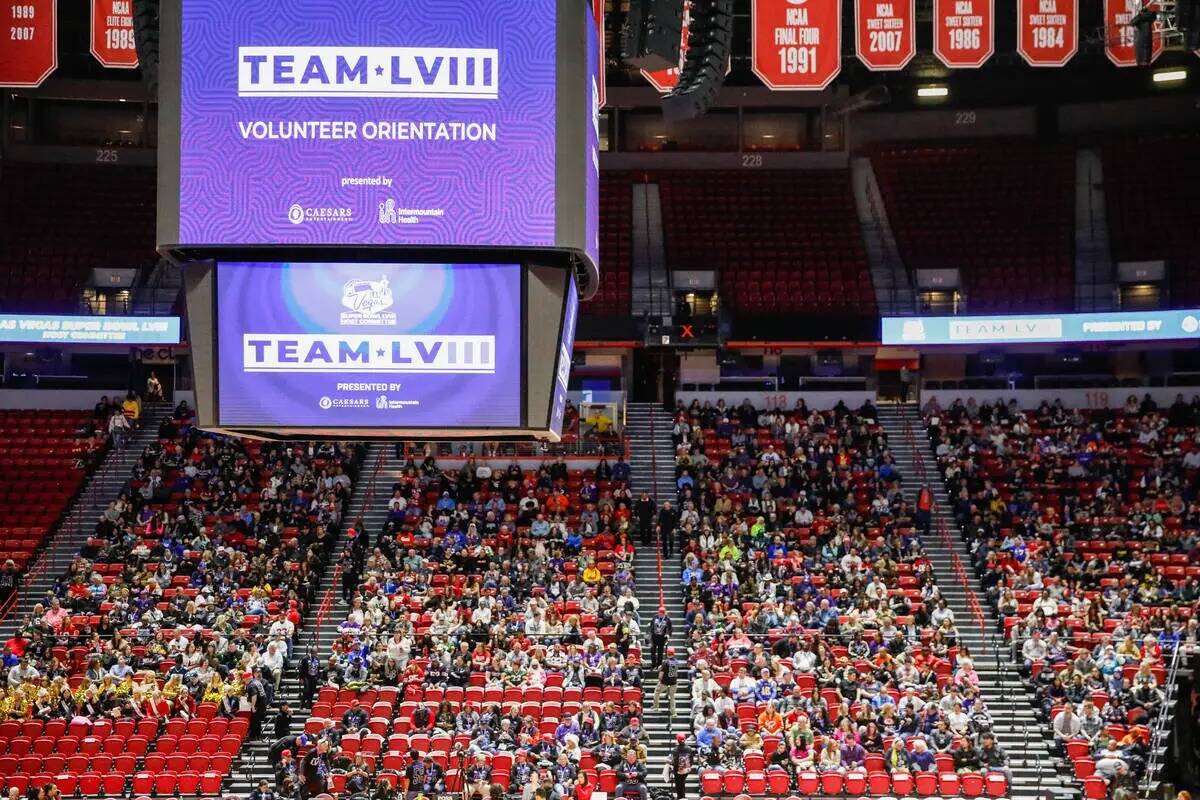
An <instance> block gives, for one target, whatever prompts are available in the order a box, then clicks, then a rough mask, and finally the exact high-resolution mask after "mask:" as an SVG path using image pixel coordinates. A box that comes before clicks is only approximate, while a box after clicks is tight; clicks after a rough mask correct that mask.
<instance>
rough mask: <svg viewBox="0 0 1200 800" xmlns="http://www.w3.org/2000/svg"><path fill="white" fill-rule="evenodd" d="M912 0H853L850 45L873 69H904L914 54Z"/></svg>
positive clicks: (914, 2)
mask: <svg viewBox="0 0 1200 800" xmlns="http://www.w3.org/2000/svg"><path fill="white" fill-rule="evenodd" d="M916 19H917V3H916V0H855V3H854V49H855V54H856V55H857V56H858V60H859V61H861V62H863V63H864V64H866V65H867V67H868V68H869V69H872V70H876V71H880V72H883V71H894V70H900V69H904V67H905V66H907V65H908V62H909V61H911V60H912V58H913V56H915V55H916V54H917V37H916V30H915V28H916Z"/></svg>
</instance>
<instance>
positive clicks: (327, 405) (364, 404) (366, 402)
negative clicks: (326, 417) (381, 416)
mask: <svg viewBox="0 0 1200 800" xmlns="http://www.w3.org/2000/svg"><path fill="white" fill-rule="evenodd" d="M317 405H318V406H320V407H321V409H322V410H324V411H329V410H330V409H332V408H370V407H371V401H370V399H369V398H366V397H330V396H329V395H325V396H323V397H322V398H321V399H320V400H318V401H317Z"/></svg>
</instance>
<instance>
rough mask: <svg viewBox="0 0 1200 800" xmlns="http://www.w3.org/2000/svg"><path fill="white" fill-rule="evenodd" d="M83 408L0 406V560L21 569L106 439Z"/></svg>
mask: <svg viewBox="0 0 1200 800" xmlns="http://www.w3.org/2000/svg"><path fill="white" fill-rule="evenodd" d="M104 423H105V420H103V419H96V418H94V417H93V416H92V414H91V413H89V412H86V411H46V410H34V409H31V410H27V411H0V514H2V515H3V527H0V566H3V564H4V562H6V561H8V560H9V559H11V560H12V561H13V563H14V565H15V566H16V569H17V571H19V572H23V571H25V570H26V569H27V568H28V567H29V566H30V564H31V562H32V560H33V557H34V555H35V554H36V553H37V551H38V550H39V549H40V548H41V546H42V544H43V543H44V541H45V540H46V537H47V535H48V533H49V531H50V530H51V529H52V528H53V527H54V526H55V525H57V524H58V521H59V520H60V519H61V518H62V515H63V514H64V513H65V512H66V510H67V507H68V506H69V505H70V503H71V499H72V498H73V497H74V496H75V494H76V493H77V492H78V491H79V487H80V486H82V485H83V481H84V478H85V477H86V476H87V472H88V470H89V469H90V468H91V467H92V466H94V465H95V463H96V459H97V458H98V457H99V456H101V455H103V451H104V450H105V449H106V447H107V444H108V437H107V434H106V433H105V425H104Z"/></svg>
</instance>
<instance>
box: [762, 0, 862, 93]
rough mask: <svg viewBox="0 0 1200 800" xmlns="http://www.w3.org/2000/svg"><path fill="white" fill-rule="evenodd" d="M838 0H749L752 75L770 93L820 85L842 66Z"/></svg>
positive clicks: (828, 81)
mask: <svg viewBox="0 0 1200 800" xmlns="http://www.w3.org/2000/svg"><path fill="white" fill-rule="evenodd" d="M841 9H842V4H841V2H840V0H805V2H803V3H799V4H797V3H796V2H795V0H753V3H752V5H751V10H750V16H751V21H750V31H751V34H750V52H751V67H752V68H753V69H754V74H755V75H757V76H758V77H759V79H760V80H761V81H762V82H763V83H765V84H766V85H767V87H768V88H770V89H773V90H775V91H815V90H820V89H824V88H825V87H826V86H828V85H829V84H830V82H832V81H833V79H834V78H836V77H837V74H838V73H839V72H841V70H842V61H841V54H842V11H841Z"/></svg>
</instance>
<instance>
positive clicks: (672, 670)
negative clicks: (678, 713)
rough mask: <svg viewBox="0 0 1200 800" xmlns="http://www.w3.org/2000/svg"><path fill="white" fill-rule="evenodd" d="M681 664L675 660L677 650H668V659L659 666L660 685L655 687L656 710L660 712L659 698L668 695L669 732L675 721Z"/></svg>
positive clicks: (669, 648)
mask: <svg viewBox="0 0 1200 800" xmlns="http://www.w3.org/2000/svg"><path fill="white" fill-rule="evenodd" d="M679 669H680V665H679V662H678V661H676V660H675V648H674V647H668V648H667V657H666V658H665V659H663V662H662V663H661V664H659V665H658V684H657V685H656V686H655V687H654V710H655V711H658V708H659V697H660V696H661V695H662V693H663V692H666V693H667V711H668V712H669V713H668V715H667V730H668V731H669V730H671V725H672V723H673V722H674V721H675V696H676V694H677V692H676V691H675V684H677V683H678V682H679Z"/></svg>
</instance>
